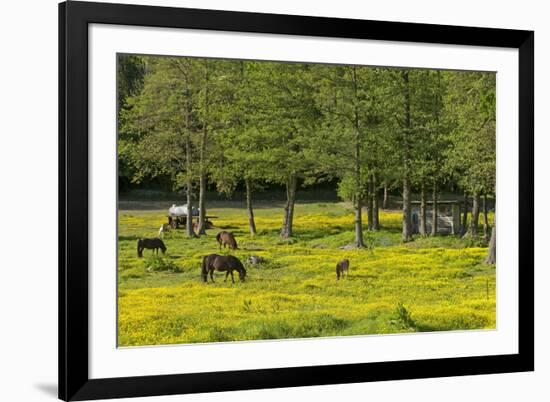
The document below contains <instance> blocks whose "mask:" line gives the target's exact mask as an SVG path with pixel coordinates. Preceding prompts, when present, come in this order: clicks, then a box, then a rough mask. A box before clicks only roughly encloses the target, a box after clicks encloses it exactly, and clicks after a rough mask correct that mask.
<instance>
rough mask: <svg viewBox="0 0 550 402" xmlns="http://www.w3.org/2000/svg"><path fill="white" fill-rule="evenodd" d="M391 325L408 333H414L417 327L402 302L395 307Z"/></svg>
mask: <svg viewBox="0 0 550 402" xmlns="http://www.w3.org/2000/svg"><path fill="white" fill-rule="evenodd" d="M390 324H391V325H393V326H395V327H396V328H398V329H399V330H406V331H414V330H415V326H416V324H415V322H414V320H413V319H412V316H411V313H410V312H409V311H408V310H407V309H406V308H405V306H404V305H403V303H402V302H398V303H397V305H396V306H395V310H394V311H393V314H392V318H391V320H390Z"/></svg>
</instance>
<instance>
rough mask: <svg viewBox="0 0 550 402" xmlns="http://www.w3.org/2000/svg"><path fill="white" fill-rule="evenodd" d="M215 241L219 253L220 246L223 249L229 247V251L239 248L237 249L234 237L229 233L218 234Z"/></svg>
mask: <svg viewBox="0 0 550 402" xmlns="http://www.w3.org/2000/svg"><path fill="white" fill-rule="evenodd" d="M216 240H217V242H218V243H219V245H220V251H222V244H223V247H224V248H225V246H226V245H227V246H229V249H231V250H238V249H239V247H237V241H236V240H235V236H233V233H231V232H225V231H224V232H219V233H218V234H217V235H216Z"/></svg>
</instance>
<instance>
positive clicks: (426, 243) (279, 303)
mask: <svg viewBox="0 0 550 402" xmlns="http://www.w3.org/2000/svg"><path fill="white" fill-rule="evenodd" d="M214 206H217V205H214ZM208 213H209V214H211V215H216V216H219V217H220V218H218V219H215V220H214V224H215V225H216V229H212V230H209V231H208V235H207V236H203V237H201V238H199V239H187V238H186V237H185V233H184V230H177V231H171V232H169V233H168V234H167V235H166V236H165V243H166V246H167V248H168V251H167V253H166V255H165V257H164V258H162V259H160V268H158V269H157V267H156V266H153V265H154V264H155V263H159V261H157V260H155V259H152V258H151V257H150V254H151V252H150V251H149V250H146V251H145V252H144V258H138V257H137V253H136V241H137V239H138V238H139V237H156V236H157V233H158V228H159V226H160V225H161V223H165V222H166V217H165V215H166V212H165V210H154V211H139V210H138V211H133V210H121V211H120V212H119V261H118V304H119V305H118V312H119V317H118V318H119V331H118V343H119V346H138V345H159V344H176V343H196V342H220V341H239V340H258V339H276V338H304V337H317V336H341V335H365V334H387V333H397V332H417V331H446V330H466V329H491V328H495V326H496V311H495V301H496V295H495V279H496V277H495V266H494V265H485V264H484V263H483V260H484V257H485V255H486V253H487V249H486V248H485V247H478V246H479V244H476V243H475V242H474V241H472V240H469V241H466V240H461V239H458V238H456V237H454V236H440V237H435V238H426V239H422V238H416V239H415V241H413V242H411V243H408V244H402V243H401V241H400V240H401V235H400V225H401V212H399V211H394V212H381V214H380V222H381V225H382V230H380V231H379V232H375V233H369V232H366V231H365V239H366V243H367V244H368V245H369V246H370V247H369V249H368V250H367V249H365V250H343V249H340V248H339V247H341V246H344V245H346V244H349V243H351V241H352V240H353V214H352V210H351V209H350V207H349V205H347V204H344V203H325V204H323V203H316V204H315V203H311V204H305V203H304V204H298V205H297V206H296V212H295V221H294V232H295V233H294V238H292V239H291V240H288V241H283V240H282V239H280V238H279V236H278V230H279V228H280V225H281V222H282V208H280V207H279V206H273V205H259V207H258V208H257V209H256V226H257V228H258V235H257V236H255V237H251V236H250V235H249V233H248V219H247V216H246V212H245V210H244V208H242V207H236V206H234V205H233V206H232V205H230V206H229V207H228V206H226V205H223V204H220V205H219V207H215V208H210V209H209V211H208ZM219 230H227V231H231V232H233V233H234V234H235V236H236V238H237V241H238V243H239V248H240V249H239V250H236V251H234V252H232V253H233V254H234V255H236V256H237V257H239V258H240V259H241V260H242V261H243V262H244V261H245V260H246V258H247V257H249V256H251V255H257V256H261V257H264V258H265V263H263V264H259V265H247V264H245V266H246V268H247V271H248V274H247V280H246V282H244V283H241V282H238V281H237V282H236V283H235V284H234V285H233V284H231V281H228V282H227V283H224V281H223V279H224V276H225V275H224V274H218V276H217V277H216V283H208V284H204V283H202V281H201V278H200V264H201V261H202V257H203V256H205V255H207V254H211V253H219V249H218V244H217V243H216V240H215V235H216V233H217V232H218V231H219ZM227 252H228V251H227V250H224V251H222V253H227ZM343 258H348V259H349V260H350V273H349V278H347V279H343V280H340V281H337V280H336V274H335V266H336V263H337V262H338V261H339V260H341V259H343ZM151 264H153V265H151ZM236 279H237V276H236Z"/></svg>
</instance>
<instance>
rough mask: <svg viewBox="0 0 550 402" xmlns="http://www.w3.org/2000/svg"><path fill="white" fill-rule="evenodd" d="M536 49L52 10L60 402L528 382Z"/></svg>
mask: <svg viewBox="0 0 550 402" xmlns="http://www.w3.org/2000/svg"><path fill="white" fill-rule="evenodd" d="M533 43H534V33H533V32H531V31H518V30H509V29H493V28H491V29H489V28H473V27H459V26H442V25H426V24H413V23H399V22H385V21H364V20H350V19H335V18H320V17H310V16H291V15H273V14H255V13H242V12H229V11H214V10H199V9H183V8H165V7H152V6H141V5H139V6H138V5H119V4H105V3H89V2H78V1H70V2H66V3H61V4H60V5H59V151H60V152H59V155H60V161H59V181H60V186H59V219H60V221H59V233H60V239H59V292H60V294H59V397H60V398H61V399H63V400H87V399H101V398H120V397H134V396H153V395H167V394H180V393H181V394H183V393H197V392H213V391H225V390H242V389H257V388H275V387H292V386H305V385H320V384H336V383H351V382H365V381H381V380H397V379H412V378H426V377H441V376H459V375H473V374H487V373H504V372H519V371H531V370H533V369H534V314H533V311H534V309H533V305H534V295H533V289H534V262H533V257H534V251H533V205H534V202H533V194H534V188H533V148H534V146H533V138H534V126H533V121H534V120H533V119H534V64H533V61H534V46H533Z"/></svg>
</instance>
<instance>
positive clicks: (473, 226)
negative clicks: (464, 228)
mask: <svg viewBox="0 0 550 402" xmlns="http://www.w3.org/2000/svg"><path fill="white" fill-rule="evenodd" d="M478 223H479V193H477V192H476V193H474V195H473V197H472V219H471V220H470V229H469V230H468V234H469V235H470V236H472V237H476V236H477V225H478Z"/></svg>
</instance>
